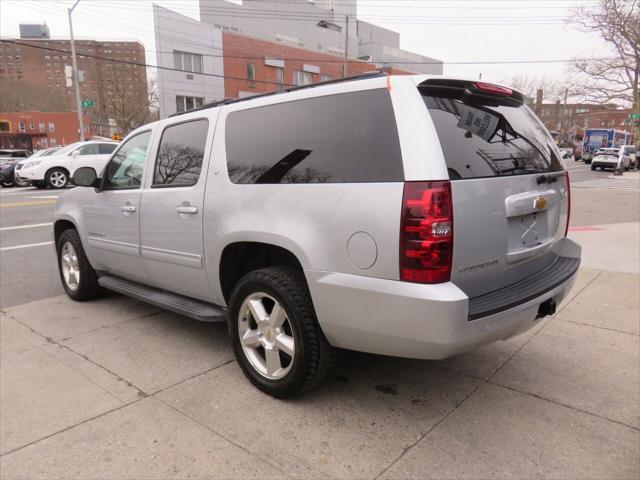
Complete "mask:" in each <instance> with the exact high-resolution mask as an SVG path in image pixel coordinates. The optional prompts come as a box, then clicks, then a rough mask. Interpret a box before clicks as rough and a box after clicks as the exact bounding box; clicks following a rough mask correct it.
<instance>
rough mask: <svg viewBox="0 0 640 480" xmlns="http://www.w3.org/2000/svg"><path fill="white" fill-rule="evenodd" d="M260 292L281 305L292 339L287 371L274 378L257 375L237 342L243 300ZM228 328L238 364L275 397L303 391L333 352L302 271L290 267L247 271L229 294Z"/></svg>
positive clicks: (329, 363) (320, 376) (327, 366)
mask: <svg viewBox="0 0 640 480" xmlns="http://www.w3.org/2000/svg"><path fill="white" fill-rule="evenodd" d="M257 292H264V293H266V294H268V295H270V296H272V297H273V298H274V299H276V300H277V301H278V302H279V303H280V304H281V305H282V307H283V308H284V310H285V312H286V314H287V317H288V319H289V323H290V325H291V330H292V333H293V337H294V341H295V345H296V348H295V352H294V355H293V359H292V364H291V368H290V370H289V372H288V373H287V374H286V375H285V376H284V377H282V378H280V379H278V380H271V379H268V378H266V377H264V376H263V375H261V374H260V373H259V372H258V371H257V370H256V369H255V367H253V366H252V365H251V363H250V361H249V359H248V358H247V356H246V354H245V353H244V350H243V348H242V344H241V342H240V333H239V331H238V320H239V314H240V308H241V306H242V303H243V302H244V300H245V299H246V298H247V297H248V296H249V295H251V294H254V293H257ZM229 305H230V317H229V329H230V333H231V340H232V344H233V351H234V353H235V356H236V359H237V361H238V364H239V365H240V367H241V368H242V371H243V372H244V374H245V375H246V376H247V378H248V379H249V381H250V382H251V383H252V384H253V385H254V386H256V387H257V388H259V389H260V390H262V391H263V392H265V393H267V394H269V395H271V396H273V397H277V398H289V397H294V396H297V395H300V394H302V393H304V392H307V391H309V390H311V389H313V388H315V387H317V386H318V385H320V384H321V383H322V381H323V380H324V379H325V378H326V376H327V374H328V373H329V372H330V371H331V369H332V367H333V363H334V361H335V358H336V355H335V352H334V351H333V349H332V347H331V345H329V342H328V341H327V339H326V338H325V336H324V334H323V333H322V330H321V329H320V325H318V321H317V319H316V315H315V311H314V309H313V303H312V302H311V296H310V294H309V290H308V288H307V284H306V281H305V278H304V275H303V274H302V272H301V271H299V270H298V269H296V268H293V267H287V266H281V267H269V268H264V269H261V270H256V271H254V272H251V273H248V274H247V275H245V276H244V277H242V279H240V281H239V282H238V283H237V284H236V286H235V287H234V289H233V292H232V294H231V300H230V302H229Z"/></svg>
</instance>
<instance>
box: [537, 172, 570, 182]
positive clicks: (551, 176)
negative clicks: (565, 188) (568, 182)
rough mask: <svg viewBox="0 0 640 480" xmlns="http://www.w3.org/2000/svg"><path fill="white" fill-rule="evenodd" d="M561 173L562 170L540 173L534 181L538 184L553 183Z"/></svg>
mask: <svg viewBox="0 0 640 480" xmlns="http://www.w3.org/2000/svg"><path fill="white" fill-rule="evenodd" d="M563 175H564V171H561V172H552V173H546V174H544V175H540V176H539V177H538V178H536V182H538V185H540V184H542V183H553V182H556V181H557V180H558V177H561V176H563Z"/></svg>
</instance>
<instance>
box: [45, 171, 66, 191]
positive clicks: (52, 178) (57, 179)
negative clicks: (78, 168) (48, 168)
mask: <svg viewBox="0 0 640 480" xmlns="http://www.w3.org/2000/svg"><path fill="white" fill-rule="evenodd" d="M49 183H50V184H51V185H53V186H54V187H55V188H62V187H64V186H65V185H66V183H67V176H66V175H65V174H64V172H60V171H58V170H56V171H55V172H51V173H50V174H49Z"/></svg>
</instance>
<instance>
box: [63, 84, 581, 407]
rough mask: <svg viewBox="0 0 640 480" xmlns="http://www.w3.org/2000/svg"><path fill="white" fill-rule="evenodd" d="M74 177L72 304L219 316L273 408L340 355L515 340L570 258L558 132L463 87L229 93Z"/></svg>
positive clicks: (516, 103)
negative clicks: (118, 302)
mask: <svg viewBox="0 0 640 480" xmlns="http://www.w3.org/2000/svg"><path fill="white" fill-rule="evenodd" d="M73 181H74V183H75V184H76V185H80V186H84V187H87V188H76V189H73V190H71V191H67V192H65V193H64V194H63V195H61V196H60V198H59V200H58V205H57V208H56V213H55V224H54V236H55V242H56V248H57V252H58V264H59V269H60V276H61V280H62V284H63V286H64V288H65V290H66V292H67V294H68V295H69V296H70V297H71V298H72V299H74V300H78V301H83V300H89V299H91V298H95V297H96V296H97V295H99V293H100V291H101V289H102V288H108V289H111V290H115V291H118V292H121V293H124V294H125V295H131V296H133V297H136V298H139V299H142V300H145V301H147V302H150V303H153V304H155V305H160V306H162V307H164V308H167V309H169V310H172V311H175V312H178V313H181V314H183V315H186V316H190V317H193V318H196V319H198V320H203V321H224V322H227V323H228V325H229V332H230V336H231V339H232V343H233V347H234V351H235V355H236V357H237V360H238V363H239V365H240V366H241V367H242V369H243V371H244V373H245V374H246V376H247V377H248V378H249V380H250V381H251V382H252V383H253V384H254V385H256V386H257V387H258V388H260V389H261V390H263V391H265V392H267V393H269V394H271V395H274V396H277V397H289V396H292V395H297V394H300V393H302V392H305V391H307V390H309V389H311V388H312V387H314V386H316V385H318V384H319V383H320V382H321V381H322V379H323V378H324V377H325V375H326V374H327V372H328V371H329V370H330V366H331V364H332V360H333V358H334V356H335V352H334V350H333V348H334V347H339V348H344V349H352V350H358V351H363V352H371V353H376V354H383V355H394V356H401V357H410V358H421V359H440V358H445V357H448V356H451V355H455V354H457V353H460V352H464V351H466V350H469V349H471V348H475V347H478V346H480V345H484V344H486V343H489V342H493V341H497V340H502V339H506V338H509V337H512V336H514V335H517V334H519V333H522V332H524V331H526V330H528V329H529V328H531V327H533V326H534V325H535V324H536V323H537V322H538V321H539V319H540V318H541V317H544V316H546V315H550V314H553V313H554V312H555V308H556V306H557V305H558V304H559V303H560V301H561V300H562V298H563V297H564V296H565V295H566V293H567V292H568V290H569V289H570V287H571V286H572V284H573V282H574V280H575V275H576V272H577V270H578V266H579V264H580V247H579V246H578V245H577V244H575V243H574V242H573V241H571V240H569V239H568V238H566V234H567V228H568V225H569V212H570V189H569V178H568V175H567V173H566V172H565V171H564V169H563V166H562V161H561V159H560V152H559V151H558V148H557V146H556V145H555V144H554V142H553V139H552V138H551V136H550V135H549V133H548V131H547V130H546V129H545V127H544V126H543V125H542V123H541V122H540V121H539V120H538V119H537V118H536V116H535V115H534V114H533V112H532V111H531V110H530V109H529V108H528V107H527V106H526V105H525V104H524V98H523V96H522V95H521V94H520V93H518V92H515V91H512V90H510V89H507V88H504V87H500V86H496V85H490V84H485V83H480V82H474V81H463V80H452V79H443V78H441V77H430V76H424V75H420V76H386V75H384V74H371V75H364V76H360V77H356V78H350V79H343V80H340V81H331V82H325V83H322V84H317V85H311V86H306V87H298V88H292V89H289V90H288V91H280V92H275V93H273V94H267V95H262V96H256V97H252V98H249V99H241V100H227V101H223V102H220V103H217V104H214V105H210V106H206V107H203V108H200V109H197V110H194V111H190V112H186V113H183V114H179V115H176V116H173V117H171V118H168V119H165V120H160V121H158V122H155V123H152V124H149V125H146V126H144V127H141V128H139V129H137V130H136V131H134V132H132V133H131V134H130V135H129V136H128V137H127V138H125V139H124V141H123V142H122V144H121V145H120V147H119V148H118V149H117V150H116V151H115V153H114V154H113V156H112V157H111V160H110V161H109V163H108V164H107V166H106V168H105V170H104V171H103V172H96V171H95V170H93V169H91V168H81V169H78V170H77V171H76V172H75V175H74V178H73ZM96 308H99V307H98V306H96Z"/></svg>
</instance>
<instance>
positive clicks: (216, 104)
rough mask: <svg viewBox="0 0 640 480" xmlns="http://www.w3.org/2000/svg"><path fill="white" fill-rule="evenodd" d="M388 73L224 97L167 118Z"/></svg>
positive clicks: (366, 74) (372, 73) (353, 76)
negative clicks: (250, 94) (239, 96)
mask: <svg viewBox="0 0 640 480" xmlns="http://www.w3.org/2000/svg"><path fill="white" fill-rule="evenodd" d="M388 75H389V74H388V73H386V72H380V71H375V72H366V73H360V74H358V75H351V76H349V77H342V78H334V79H332V80H326V81H324V82H318V83H310V84H309V85H296V86H293V87H288V88H282V89H280V90H273V91H271V92H265V93H259V94H258V95H252V96H250V97H243V98H225V99H224V100H220V101H217V102H212V103H207V104H206V105H203V106H201V107H198V108H193V109H191V110H186V111H184V112H176V113H173V114H171V115H169V118H171V117H177V116H179V115H184V114H186V113H192V112H198V111H200V110H206V109H208V108H213V107H219V106H221V105H229V104H232V103H238V102H244V101H247V100H253V99H255V98H262V97H270V96H272V95H278V94H280V93H288V92H295V91H297V90H306V89H308V88H315V87H322V86H324V85H333V84H335V83H343V82H350V81H353V80H364V79H367V78H378V77H386V76H388Z"/></svg>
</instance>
